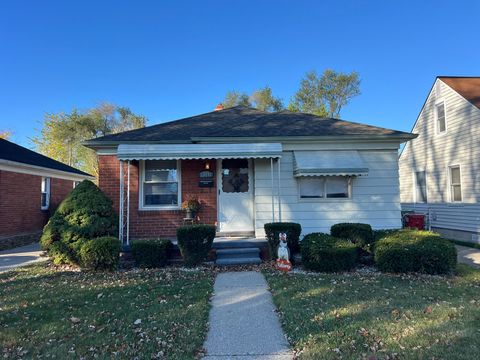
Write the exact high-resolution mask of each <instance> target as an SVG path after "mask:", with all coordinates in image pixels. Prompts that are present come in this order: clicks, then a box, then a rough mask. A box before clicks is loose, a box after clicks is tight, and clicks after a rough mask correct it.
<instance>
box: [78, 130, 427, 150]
mask: <svg viewBox="0 0 480 360" xmlns="http://www.w3.org/2000/svg"><path fill="white" fill-rule="evenodd" d="M417 136H418V134H411V133H401V134H389V135H341V136H338V135H336V136H277V137H273V136H267V137H262V136H258V137H235V136H222V137H211V136H206V137H201V136H199V137H192V138H190V140H117V141H113V140H109V141H95V140H88V141H84V142H82V145H84V146H86V147H88V148H91V149H100V148H108V147H112V146H117V145H119V144H189V143H197V142H232V143H236V142H258V141H263V142H278V141H284V142H290V141H293V142H296V141H338V140H344V141H349V140H371V141H400V142H405V141H409V140H412V139H415V138H416V137H417Z"/></svg>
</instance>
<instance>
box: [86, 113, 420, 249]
mask: <svg viewBox="0 0 480 360" xmlns="http://www.w3.org/2000/svg"><path fill="white" fill-rule="evenodd" d="M220 109H221V107H220ZM414 137H415V135H413V134H410V133H405V132H400V131H395V130H389V129H384V128H379V127H374V126H369V125H364V124H359V123H353V122H348V121H342V120H338V119H330V118H320V117H317V116H315V115H311V114H303V113H293V112H289V111H281V112H277V113H268V112H263V111H260V110H257V109H253V108H248V107H242V106H237V107H233V108H229V109H221V110H218V111H213V112H210V113H206V114H202V115H197V116H192V117H188V118H185V119H180V120H176V121H171V122H166V123H162V124H158V125H153V126H149V127H145V128H142V129H136V130H132V131H127V132H123V133H118V134H113V135H107V136H104V137H100V138H97V139H92V140H89V141H87V142H86V143H85V145H86V146H88V147H90V148H92V149H95V150H96V152H97V154H98V159H99V186H100V188H101V189H102V190H103V191H104V192H105V193H106V194H107V195H108V196H109V197H110V198H111V199H112V200H113V202H114V204H115V207H116V208H117V209H118V210H119V214H120V228H121V229H122V230H121V231H120V237H121V238H122V240H123V241H124V242H125V243H128V241H129V239H130V238H148V237H158V236H164V237H174V236H175V234H176V229H177V227H179V226H180V225H182V224H183V223H185V220H184V217H185V214H184V212H183V211H182V210H181V203H182V201H183V200H185V199H189V198H190V197H192V196H195V197H197V198H198V199H199V200H200V201H201V203H202V205H203V206H202V209H201V210H200V212H199V214H198V221H199V222H202V223H207V224H216V226H217V229H218V233H219V235H225V236H249V237H254V236H255V237H257V238H261V237H264V235H265V234H264V229H263V227H264V224H265V223H267V222H272V221H294V222H298V223H300V224H301V225H302V228H303V233H304V234H306V233H310V232H315V231H322V232H329V230H330V226H331V225H333V224H335V223H339V222H346V221H350V222H365V223H369V224H371V225H372V226H373V227H374V228H398V227H400V226H401V216H400V197H399V181H398V149H399V145H400V144H401V143H403V142H405V141H408V140H410V139H412V138H414Z"/></svg>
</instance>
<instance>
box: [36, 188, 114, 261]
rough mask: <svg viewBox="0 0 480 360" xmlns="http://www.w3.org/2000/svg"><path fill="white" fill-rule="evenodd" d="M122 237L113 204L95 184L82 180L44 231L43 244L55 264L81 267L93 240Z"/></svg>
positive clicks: (41, 240)
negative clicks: (86, 247) (85, 246)
mask: <svg viewBox="0 0 480 360" xmlns="http://www.w3.org/2000/svg"><path fill="white" fill-rule="evenodd" d="M116 234H118V226H117V215H116V214H115V212H114V211H113V208H112V201H111V200H110V199H109V198H108V197H107V196H106V195H105V194H104V193H103V192H102V191H101V190H100V189H99V188H98V187H97V186H96V185H95V184H94V183H92V182H91V181H88V180H85V181H82V182H81V183H80V184H79V185H77V186H76V187H75V189H73V190H72V191H71V192H70V194H68V196H67V197H66V198H65V200H63V202H62V203H61V204H60V206H59V207H58V208H57V210H56V211H55V213H54V214H53V216H52V217H51V218H50V220H49V221H48V223H47V225H45V227H44V229H43V234H42V236H41V238H40V244H41V246H42V249H43V250H46V251H47V253H48V254H49V256H50V257H52V259H53V261H54V263H56V264H60V263H70V264H80V260H81V259H80V254H79V251H80V249H81V248H82V245H83V244H84V243H86V242H88V241H89V240H91V239H95V238H98V237H104V236H115V235H116Z"/></svg>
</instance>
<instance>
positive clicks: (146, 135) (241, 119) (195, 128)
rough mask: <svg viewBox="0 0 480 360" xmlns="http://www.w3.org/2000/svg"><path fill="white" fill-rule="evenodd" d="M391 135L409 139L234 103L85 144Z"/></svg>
mask: <svg viewBox="0 0 480 360" xmlns="http://www.w3.org/2000/svg"><path fill="white" fill-rule="evenodd" d="M329 136H332V137H336V136H360V137H362V136H363V137H392V138H400V139H411V138H414V137H415V135H414V134H411V133H406V132H402V131H396V130H389V129H384V128H381V127H376V126H370V125H365V124H359V123H354V122H349V121H343V120H338V119H332V118H322V117H319V116H315V115H312V114H304V113H295V112H291V111H280V112H275V113H269V112H264V111H260V110H257V109H254V108H250V107H244V106H235V107H232V108H229V109H225V110H219V111H212V112H209V113H206V114H201V115H197V116H192V117H187V118H184V119H180V120H175V121H170V122H166V123H161V124H158V125H153V126H148V127H145V128H141V129H136V130H131V131H126V132H122V133H118V134H112V135H106V136H103V137H100V138H96V139H92V140H89V141H86V142H85V143H84V144H85V145H87V146H88V145H92V146H93V145H102V144H115V143H122V142H130V141H132V142H147V143H148V142H192V141H200V140H202V141H203V140H206V141H208V139H209V138H210V139H213V138H243V139H244V140H245V139H248V138H285V137H329Z"/></svg>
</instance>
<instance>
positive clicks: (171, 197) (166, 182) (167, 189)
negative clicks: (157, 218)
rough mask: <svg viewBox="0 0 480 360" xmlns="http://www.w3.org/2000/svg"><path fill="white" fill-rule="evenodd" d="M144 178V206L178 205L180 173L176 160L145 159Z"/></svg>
mask: <svg viewBox="0 0 480 360" xmlns="http://www.w3.org/2000/svg"><path fill="white" fill-rule="evenodd" d="M142 180H143V206H144V207H147V208H148V207H165V208H168V207H177V206H178V203H179V186H178V183H179V173H178V162H177V161H176V160H145V161H144V169H143V176H142Z"/></svg>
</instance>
